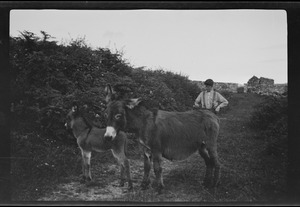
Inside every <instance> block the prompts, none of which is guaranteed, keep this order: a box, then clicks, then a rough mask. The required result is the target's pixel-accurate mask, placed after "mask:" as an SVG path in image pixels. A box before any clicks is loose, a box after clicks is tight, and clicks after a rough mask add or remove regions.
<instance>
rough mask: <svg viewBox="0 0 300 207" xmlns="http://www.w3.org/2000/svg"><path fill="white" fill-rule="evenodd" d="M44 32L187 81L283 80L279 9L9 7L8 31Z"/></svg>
mask: <svg viewBox="0 0 300 207" xmlns="http://www.w3.org/2000/svg"><path fill="white" fill-rule="evenodd" d="M24 30H27V31H30V32H33V33H35V34H37V35H38V36H41V33H40V31H41V30H42V31H45V32H47V33H48V34H50V35H51V36H53V37H55V39H53V40H56V41H58V42H59V43H61V42H65V43H66V42H69V41H70V40H71V39H77V38H83V37H84V38H85V40H86V43H87V44H88V45H89V46H91V47H94V48H97V47H101V48H109V49H111V50H112V52H114V51H116V50H118V51H122V52H123V53H124V56H123V57H124V58H125V59H127V60H128V62H129V63H130V64H131V65H132V66H134V67H142V66H145V67H146V68H147V69H164V70H167V71H172V72H175V73H181V74H182V75H185V76H188V77H189V79H190V80H199V81H204V80H206V79H208V78H212V79H213V80H214V81H216V82H232V83H240V84H244V83H247V81H248V80H249V79H250V78H251V77H252V76H254V75H255V76H257V77H258V78H260V77H265V78H272V79H274V81H275V83H287V16H286V12H285V11H284V10H241V9H236V10H12V11H11V13H10V35H11V36H13V37H16V36H19V34H20V33H19V32H23V31H24Z"/></svg>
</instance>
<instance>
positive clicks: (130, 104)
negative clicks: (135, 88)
mask: <svg viewBox="0 0 300 207" xmlns="http://www.w3.org/2000/svg"><path fill="white" fill-rule="evenodd" d="M141 101H142V100H141V99H140V98H135V99H130V100H128V101H127V103H126V106H127V107H128V108H130V109H133V108H134V107H136V106H137V105H139V103H140V102H141Z"/></svg>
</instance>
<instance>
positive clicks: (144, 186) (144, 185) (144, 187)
mask: <svg viewBox="0 0 300 207" xmlns="http://www.w3.org/2000/svg"><path fill="white" fill-rule="evenodd" d="M149 184H150V181H143V182H142V184H141V188H142V190H146V189H148V188H149Z"/></svg>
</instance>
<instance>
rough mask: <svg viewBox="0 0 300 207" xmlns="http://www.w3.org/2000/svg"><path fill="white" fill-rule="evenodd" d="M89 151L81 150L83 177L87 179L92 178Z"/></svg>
mask: <svg viewBox="0 0 300 207" xmlns="http://www.w3.org/2000/svg"><path fill="white" fill-rule="evenodd" d="M91 154H92V153H91V152H89V151H84V150H82V158H83V166H84V177H85V179H86V180H87V181H91V180H92V176H91Z"/></svg>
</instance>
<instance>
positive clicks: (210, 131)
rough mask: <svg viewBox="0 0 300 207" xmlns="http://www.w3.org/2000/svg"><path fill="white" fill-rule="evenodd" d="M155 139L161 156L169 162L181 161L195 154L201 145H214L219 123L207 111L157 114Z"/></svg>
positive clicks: (160, 112) (216, 118)
mask: <svg viewBox="0 0 300 207" xmlns="http://www.w3.org/2000/svg"><path fill="white" fill-rule="evenodd" d="M155 126H156V129H155V130H156V131H157V132H156V137H155V139H158V141H159V143H161V146H160V147H161V151H162V155H163V156H164V157H165V158H167V159H170V160H182V159H185V158H187V157H188V156H190V155H191V154H193V153H194V152H196V151H197V150H198V149H199V147H200V146H201V144H203V143H211V144H215V143H216V139H217V136H218V132H219V121H218V117H216V115H215V114H213V113H211V112H209V111H186V112H168V111H161V110H159V111H158V112H157V117H156V119H155Z"/></svg>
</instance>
